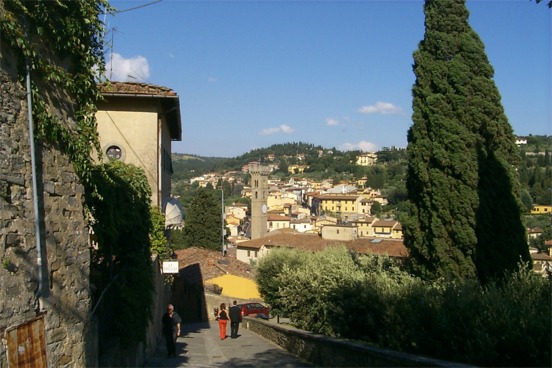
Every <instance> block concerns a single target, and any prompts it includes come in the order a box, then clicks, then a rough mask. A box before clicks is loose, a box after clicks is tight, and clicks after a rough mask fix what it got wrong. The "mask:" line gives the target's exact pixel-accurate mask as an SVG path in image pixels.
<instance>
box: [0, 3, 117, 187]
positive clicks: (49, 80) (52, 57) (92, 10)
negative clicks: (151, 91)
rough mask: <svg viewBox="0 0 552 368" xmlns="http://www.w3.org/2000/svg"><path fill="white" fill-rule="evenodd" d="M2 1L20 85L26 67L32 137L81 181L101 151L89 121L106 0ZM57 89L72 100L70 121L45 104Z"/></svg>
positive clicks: (1, 21)
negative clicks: (62, 157)
mask: <svg viewBox="0 0 552 368" xmlns="http://www.w3.org/2000/svg"><path fill="white" fill-rule="evenodd" d="M2 5H3V7H1V8H0V34H1V37H2V43H4V44H8V45H10V46H11V47H12V48H13V49H14V50H15V51H16V52H17V55H18V57H19V60H18V67H19V75H20V77H21V82H22V83H24V81H25V76H26V65H28V66H29V71H30V75H31V95H32V99H33V111H32V113H33V120H34V123H35V131H36V134H37V138H39V139H43V140H44V141H45V142H46V143H49V144H51V145H53V146H56V147H58V148H59V149H60V150H61V151H62V152H64V153H66V154H67V155H68V156H69V158H70V159H71V161H72V163H73V165H74V168H75V171H76V173H77V175H79V177H80V178H81V180H82V181H83V183H85V184H87V183H89V181H90V173H91V170H90V169H91V167H92V165H93V158H92V153H93V152H94V149H95V150H96V152H97V153H98V154H100V152H101V150H100V149H99V139H98V134H97V130H96V119H95V112H96V102H97V101H98V100H99V99H100V98H101V95H100V93H99V90H98V88H97V83H96V82H97V80H98V79H99V78H100V77H101V76H103V75H104V71H105V60H104V56H103V42H104V34H105V29H104V26H103V24H102V22H101V20H100V15H101V14H102V13H104V12H107V11H111V8H110V6H109V4H108V2H107V1H106V0H79V1H60V0H54V1H52V0H48V1H21V0H10V1H4V2H3V4H2ZM58 91H64V93H65V94H66V95H67V96H71V98H73V99H74V105H72V106H71V107H70V109H72V110H73V111H72V112H73V116H74V118H75V121H74V122H73V121H66V120H67V119H63V118H61V117H59V116H56V115H55V114H54V113H53V112H52V111H51V110H50V109H49V108H48V107H49V106H51V105H52V98H53V96H55V95H57V94H58ZM62 98H63V97H62Z"/></svg>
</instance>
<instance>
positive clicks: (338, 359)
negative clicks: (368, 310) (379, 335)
mask: <svg viewBox="0 0 552 368" xmlns="http://www.w3.org/2000/svg"><path fill="white" fill-rule="evenodd" d="M242 328H247V329H248V330H251V331H253V332H255V333H257V334H258V335H261V336H262V337H264V338H265V339H267V340H270V341H272V342H274V343H276V344H277V345H279V346H281V347H283V348H284V349H286V350H287V351H289V352H290V353H292V354H294V355H296V356H298V357H301V358H303V359H305V360H307V361H309V362H311V363H313V364H314V365H315V366H317V367H447V368H453V367H455V368H460V367H469V366H467V365H464V364H460V363H453V362H447V361H443V360H437V359H430V358H425V357H421V356H417V355H412V354H406V353H401V352H397V351H393V350H389V349H381V348H378V347H375V346H373V345H369V344H367V343H362V342H356V341H350V340H345V339H339V338H333V337H327V336H323V335H318V334H314V333H311V332H308V331H303V330H299V329H296V328H294V327H292V326H289V325H286V324H278V323H276V322H275V321H274V319H273V320H271V321H265V320H262V319H258V318H249V317H244V318H243V323H242Z"/></svg>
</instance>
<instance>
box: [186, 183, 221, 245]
mask: <svg viewBox="0 0 552 368" xmlns="http://www.w3.org/2000/svg"><path fill="white" fill-rule="evenodd" d="M221 210H222V209H221V203H220V192H219V191H215V190H213V189H212V186H211V188H198V190H197V192H196V193H195V195H194V197H193V199H192V202H191V203H190V205H189V206H188V212H187V213H186V221H185V225H184V231H183V234H182V235H183V238H184V242H183V243H184V244H183V245H184V246H185V247H200V248H207V249H218V250H220V249H221V242H222V238H221V236H222V228H221V221H222V217H221V216H222V211H221Z"/></svg>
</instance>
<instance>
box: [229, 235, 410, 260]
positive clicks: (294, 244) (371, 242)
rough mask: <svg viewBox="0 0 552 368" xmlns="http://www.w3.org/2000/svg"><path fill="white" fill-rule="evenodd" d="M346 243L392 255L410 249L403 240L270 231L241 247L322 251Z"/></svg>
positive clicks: (402, 254)
mask: <svg viewBox="0 0 552 368" xmlns="http://www.w3.org/2000/svg"><path fill="white" fill-rule="evenodd" d="M337 245H344V246H345V247H347V248H348V249H353V250H355V251H357V252H359V253H362V254H381V255H384V254H385V255H388V256H390V257H401V258H403V257H407V256H408V250H407V248H406V247H405V246H404V244H403V242H402V240H394V239H393V240H392V239H357V240H353V241H343V240H327V239H322V238H321V237H320V236H319V235H317V234H304V233H283V232H276V231H273V232H270V233H268V234H267V235H266V236H264V237H262V238H258V239H254V240H249V241H245V242H241V243H239V244H238V245H237V246H238V247H239V248H249V249H261V247H263V246H269V247H289V248H297V249H303V250H308V251H313V252H314V251H320V250H323V249H324V248H326V247H330V246H337Z"/></svg>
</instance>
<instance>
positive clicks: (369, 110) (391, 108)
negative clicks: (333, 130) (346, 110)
mask: <svg viewBox="0 0 552 368" xmlns="http://www.w3.org/2000/svg"><path fill="white" fill-rule="evenodd" d="M358 112H360V113H362V114H382V115H392V114H400V113H401V112H402V109H401V108H400V107H399V106H395V105H393V104H392V103H390V102H381V101H379V102H376V104H375V105H368V106H362V107H361V108H360V109H358Z"/></svg>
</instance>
